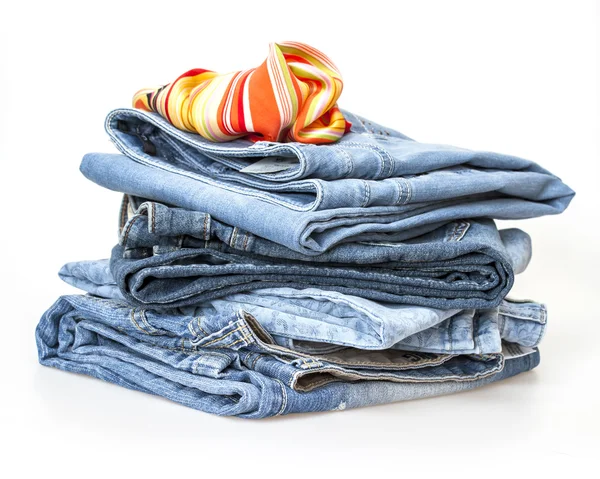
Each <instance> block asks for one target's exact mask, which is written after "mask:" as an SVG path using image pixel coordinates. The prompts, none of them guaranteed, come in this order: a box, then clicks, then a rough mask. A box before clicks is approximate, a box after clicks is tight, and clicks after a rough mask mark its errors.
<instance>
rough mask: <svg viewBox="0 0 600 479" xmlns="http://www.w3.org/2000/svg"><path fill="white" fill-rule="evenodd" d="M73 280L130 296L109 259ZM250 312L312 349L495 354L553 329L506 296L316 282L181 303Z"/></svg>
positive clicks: (66, 270)
mask: <svg viewBox="0 0 600 479" xmlns="http://www.w3.org/2000/svg"><path fill="white" fill-rule="evenodd" d="M59 275H60V277H61V278H62V279H63V280H64V281H66V282H67V283H69V284H71V285H72V286H75V287H77V288H80V289H83V290H84V291H87V292H88V293H91V294H94V295H96V296H100V297H104V298H110V299H116V300H119V301H123V300H124V298H123V296H122V294H121V291H120V290H119V288H118V287H117V285H116V283H115V281H114V279H113V276H112V274H111V272H110V269H109V267H108V260H99V261H79V262H75V263H68V264H66V265H65V266H63V267H62V269H61V270H60V272H59ZM240 310H244V311H246V312H248V313H250V314H251V315H252V316H253V317H254V318H255V319H256V320H257V321H258V322H259V324H260V325H261V326H262V327H263V328H264V329H266V330H267V331H268V332H269V334H271V336H272V337H273V339H274V340H275V342H276V343H277V344H279V345H280V346H284V347H286V348H288V349H292V350H295V351H301V352H305V353H309V354H316V353H327V352H333V351H336V350H340V349H343V347H353V348H358V349H365V350H380V349H389V348H393V349H401V350H405V351H419V352H430V353H438V354H492V353H499V352H500V351H501V340H505V341H509V342H512V343H515V344H518V345H521V346H526V347H535V346H537V345H538V344H539V343H540V341H541V339H542V337H543V335H544V332H545V329H546V317H547V314H546V308H545V307H544V305H542V304H538V303H534V302H532V301H517V300H512V299H505V300H504V301H502V303H501V304H500V306H499V307H497V308H492V309H482V310H474V309H466V310H458V309H449V310H442V309H434V308H426V307H422V306H414V305H394V304H390V303H379V302H375V301H370V300H367V299H364V298H358V297H355V296H350V295H345V294H342V293H338V292H335V291H323V290H319V289H315V288H311V289H302V290H297V289H292V288H271V289H258V290H254V291H250V292H248V293H240V294H232V295H229V296H226V297H224V298H220V299H215V300H211V301H206V302H204V303H201V304H198V305H195V306H188V307H185V308H179V310H178V311H179V312H182V313H184V314H186V315H188V316H199V317H212V316H216V315H225V316H231V317H233V316H235V314H237V312H238V311H240Z"/></svg>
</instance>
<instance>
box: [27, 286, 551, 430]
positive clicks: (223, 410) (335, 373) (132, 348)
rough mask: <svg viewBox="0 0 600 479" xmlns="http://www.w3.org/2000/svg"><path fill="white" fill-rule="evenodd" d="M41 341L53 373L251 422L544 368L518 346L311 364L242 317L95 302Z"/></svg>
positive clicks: (63, 318) (62, 308) (46, 330)
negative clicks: (67, 373)
mask: <svg viewBox="0 0 600 479" xmlns="http://www.w3.org/2000/svg"><path fill="white" fill-rule="evenodd" d="M36 339H37V343H38V351H39V359H40V362H41V363H42V364H44V365H47V366H52V367H56V368H59V369H63V370H67V371H73V372H77V373H83V374H88V375H91V376H95V377H97V378H100V379H104V380H106V381H109V382H113V383H116V384H119V385H121V386H125V387H128V388H130V389H135V390H139V391H144V392H148V393H152V394H157V395H160V396H163V397H166V398H168V399H171V400H173V401H176V402H179V403H181V404H184V405H186V406H190V407H193V408H196V409H200V410H202V411H206V412H211V413H215V414H220V415H235V416H240V417H246V418H260V417H267V416H274V415H280V414H289V413H294V412H309V411H326V410H341V409H346V408H352V407H359V406H365V405H370V404H381V403H387V402H393V401H400V400H404V399H415V398H419V397H427V396H433V395H440V394H447V393H450V392H456V391H461V390H465V389H472V388H475V387H478V386H481V385H484V384H487V383H489V382H492V381H496V380H500V379H504V378H507V377H510V376H512V375H515V374H518V373H520V372H523V371H526V370H529V369H532V368H534V367H535V366H537V364H538V363H539V353H538V352H537V351H535V350H523V349H522V348H519V347H518V346H516V345H512V344H509V343H507V344H506V346H505V348H504V349H503V353H502V354H496V355H485V356H439V355H432V354H426V353H411V352H403V351H390V350H388V351H380V352H369V351H360V350H356V349H350V348H347V349H344V350H342V351H337V352H335V353H331V354H322V355H319V356H315V355H307V354H302V353H299V352H297V351H291V350H289V349H286V348H283V347H281V346H279V345H277V344H275V342H274V341H273V339H272V338H271V336H270V335H269V334H268V333H267V332H266V331H265V330H264V329H262V328H261V327H260V326H259V325H258V323H257V322H256V321H255V320H254V318H253V317H252V316H250V315H248V314H246V313H243V312H240V313H238V314H236V315H235V316H233V317H232V316H221V315H217V316H213V317H212V318H200V317H193V316H184V315H175V314H166V313H156V312H153V311H149V310H148V311H146V310H140V309H131V308H130V307H129V306H128V305H126V304H125V303H122V302H117V301H114V300H105V299H98V298H95V297H92V296H64V297H62V298H60V299H59V300H58V301H57V302H56V303H55V304H54V305H53V306H52V307H51V308H50V309H49V310H48V311H47V312H46V313H45V314H44V315H43V317H42V319H41V321H40V323H39V325H38V327H37V329H36ZM510 358H513V359H510Z"/></svg>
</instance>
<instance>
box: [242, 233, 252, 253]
mask: <svg viewBox="0 0 600 479" xmlns="http://www.w3.org/2000/svg"><path fill="white" fill-rule="evenodd" d="M249 239H250V233H246V237H245V239H244V244H243V245H242V248H243V250H244V251H246V249H247V248H248V240H249Z"/></svg>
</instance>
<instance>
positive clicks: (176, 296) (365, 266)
mask: <svg viewBox="0 0 600 479" xmlns="http://www.w3.org/2000/svg"><path fill="white" fill-rule="evenodd" d="M123 223H124V226H123V228H122V233H121V238H120V242H119V245H117V246H116V247H115V248H114V249H113V253H112V257H111V270H112V272H113V275H114V278H115V280H116V282H117V285H118V286H119V287H120V288H121V291H122V293H123V295H124V297H125V299H126V300H127V301H129V302H130V303H131V304H137V305H146V306H152V307H155V308H168V307H179V306H188V305H193V304H196V303H199V302H203V301H207V300H211V299H216V298H219V297H223V296H226V295H230V294H235V293H242V292H246V291H250V290H253V289H262V288H265V287H269V288H274V287H291V288H306V287H314V288H320V289H325V290H328V291H338V292H341V293H344V294H349V295H353V296H359V297H363V298H367V299H372V300H376V301H388V302H392V303H397V304H401V303H402V304H413V305H420V306H430V307H434V308H442V309H449V308H461V309H462V308H490V307H495V306H497V305H498V304H499V303H500V301H501V300H502V298H503V297H504V296H505V295H506V293H507V292H508V291H509V289H510V288H511V286H512V284H513V281H514V272H513V265H514V266H515V267H516V268H518V270H519V271H520V270H522V269H524V268H525V267H526V265H527V263H528V261H529V258H530V257H531V242H530V239H529V236H528V235H527V234H526V233H524V232H522V231H520V230H517V229H511V230H506V231H501V232H498V230H497V229H496V227H495V225H494V223H493V221H492V220H487V219H481V220H469V221H457V222H452V223H450V224H448V225H445V226H442V227H439V228H438V229H436V230H434V231H432V232H430V233H427V234H425V235H422V236H420V237H418V238H414V239H411V240H405V241H404V242H395V243H379V242H363V243H356V244H355V243H352V244H342V245H340V246H338V247H335V248H333V249H331V250H330V251H328V252H326V253H323V254H321V255H319V256H312V257H306V256H303V255H301V254H299V253H296V252H293V251H291V250H289V249H288V248H285V247H281V246H280V245H277V244H275V243H273V242H269V241H267V240H263V239H261V238H258V237H253V236H252V235H249V234H247V233H245V232H243V231H240V230H238V229H237V228H232V227H230V226H226V225H223V224H222V223H220V222H217V221H214V220H213V219H212V217H211V216H210V215H208V214H206V213H201V212H197V211H188V210H184V209H181V208H170V207H167V206H165V205H162V204H160V203H156V202H144V203H142V204H141V205H140V207H139V208H138V210H137V213H136V214H134V215H133V216H132V217H131V218H130V219H129V220H128V221H127V222H124V221H123ZM232 245H233V246H232ZM255 251H260V253H266V255H267V256H264V255H263V254H260V253H256V252H255ZM308 259H310V260H311V261H310V262H308V261H307V260H308Z"/></svg>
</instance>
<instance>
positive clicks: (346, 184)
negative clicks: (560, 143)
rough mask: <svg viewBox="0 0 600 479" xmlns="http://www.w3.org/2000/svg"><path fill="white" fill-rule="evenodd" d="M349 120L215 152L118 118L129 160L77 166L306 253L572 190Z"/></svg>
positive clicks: (536, 171)
mask: <svg viewBox="0 0 600 479" xmlns="http://www.w3.org/2000/svg"><path fill="white" fill-rule="evenodd" d="M348 115H349V117H350V118H353V120H352V121H353V130H352V132H350V133H348V134H347V135H345V136H344V137H343V138H342V139H341V140H340V141H339V142H337V143H335V144H333V145H303V144H297V143H287V144H279V143H267V142H258V143H250V142H249V141H247V140H236V141H233V142H230V143H228V144H226V145H225V144H219V145H216V144H211V143H209V142H207V141H206V140H203V139H202V138H201V137H200V136H199V135H194V134H190V133H185V132H182V131H180V130H178V129H176V128H174V127H173V126H172V125H170V124H169V123H168V122H167V121H165V120H164V119H162V118H161V117H160V116H158V115H156V114H152V113H147V112H142V111H139V110H131V109H121V110H116V111H113V112H111V113H110V114H109V115H108V117H107V120H106V128H107V131H108V133H109V135H110V137H111V139H112V140H113V142H114V143H115V145H116V146H117V148H118V149H119V150H120V151H121V152H123V153H124V154H125V155H126V156H127V158H124V157H123V156H122V155H107V154H90V155H86V156H85V157H84V160H83V163H82V167H81V169H82V172H83V173H84V174H85V175H86V176H87V177H88V178H90V179H91V180H93V181H95V182H97V183H98V184H100V185H102V186H105V187H107V188H110V189H114V190H117V191H122V192H125V193H129V194H134V195H137V196H142V197H145V198H149V199H153V200H157V201H161V202H163V203H168V204H172V205H176V206H181V207H185V208H188V209H191V210H197V211H205V212H207V213H209V214H210V215H212V216H213V217H215V218H217V219H219V220H221V221H223V222H225V223H227V224H230V225H235V226H238V227H240V228H243V229H244V230H247V231H249V232H251V233H253V234H256V235H258V236H260V237H263V238H266V239H269V240H271V241H274V242H276V243H279V244H282V245H285V246H287V247H288V248H290V249H293V250H296V251H299V252H301V253H304V254H315V253H319V252H323V251H326V250H328V249H330V248H331V247H333V246H334V245H336V244H339V243H342V242H348V241H354V242H355V241H363V240H368V241H377V240H382V241H388V240H392V241H396V240H399V239H406V238H407V237H410V236H416V235H419V234H422V233H423V232H425V231H427V229H431V228H433V227H435V226H439V225H440V224H442V223H444V222H448V221H452V220H456V219H462V218H475V217H492V218H499V219H518V218H530V217H535V216H541V215H545V214H556V213H560V212H562V211H563V210H564V209H565V208H566V207H567V205H568V204H569V202H570V200H571V198H572V196H573V194H574V193H573V191H572V190H571V189H570V188H569V187H567V186H566V185H565V184H563V183H562V182H561V181H560V179H558V178H557V177H555V176H553V175H551V174H550V173H549V172H548V171H546V170H544V169H543V168H541V167H540V166H538V165H536V164H535V163H532V162H530V161H527V160H523V159H520V158H516V157H512V156H507V155H499V154H495V153H487V152H473V151H468V150H464V149H460V148H455V147H450V146H444V145H427V144H422V143H418V142H415V141H412V140H409V139H407V138H406V137H405V136H403V135H401V134H398V133H397V132H394V131H391V130H388V129H386V128H385V127H380V126H379V125H375V124H371V125H369V122H368V121H367V120H364V119H361V118H358V117H355V116H354V115H352V114H350V113H348ZM128 158H129V159H128ZM269 159H271V160H269ZM257 160H258V161H257ZM265 161H267V163H269V161H270V162H271V163H272V164H267V165H264V162H265ZM261 162H263V163H262V164H261ZM288 166H289V168H287V167H288ZM274 168H280V170H279V171H273V169H274ZM281 168H285V169H284V170H281ZM261 171H267V172H266V173H265V172H261ZM269 171H270V172H269ZM265 219H267V220H266V221H265Z"/></svg>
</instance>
